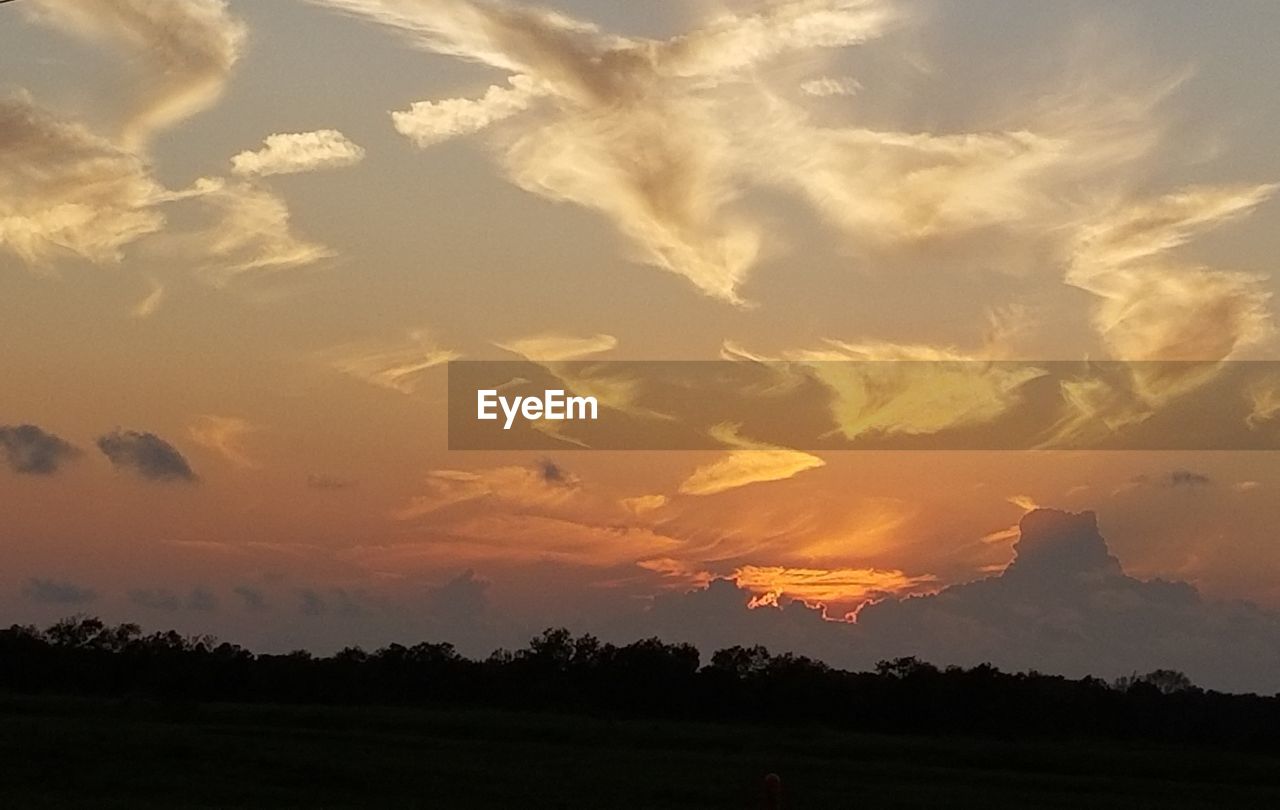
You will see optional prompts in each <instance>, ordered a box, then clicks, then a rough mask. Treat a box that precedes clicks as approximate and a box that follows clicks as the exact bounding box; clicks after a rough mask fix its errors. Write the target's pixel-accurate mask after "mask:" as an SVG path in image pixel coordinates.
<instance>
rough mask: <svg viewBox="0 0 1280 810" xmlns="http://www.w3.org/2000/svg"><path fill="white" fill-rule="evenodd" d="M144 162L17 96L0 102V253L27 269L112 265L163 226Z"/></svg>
mask: <svg viewBox="0 0 1280 810" xmlns="http://www.w3.org/2000/svg"><path fill="white" fill-rule="evenodd" d="M165 193H166V192H165V191H164V189H163V188H162V187H161V186H160V185H159V184H158V183H156V181H155V180H153V179H152V178H151V176H150V174H149V172H148V168H147V166H146V163H145V161H144V160H143V159H142V158H140V157H139V156H137V155H135V154H133V153H131V152H128V151H126V150H124V149H122V148H120V147H119V146H117V145H116V144H114V143H112V142H111V141H109V140H107V139H105V138H103V137H101V136H99V135H96V134H94V133H93V132H90V131H89V130H88V129H87V128H85V127H84V126H83V125H81V124H78V123H75V122H73V121H67V120H64V119H62V118H59V117H57V116H55V115H53V114H52V113H50V112H48V111H46V110H44V109H42V108H40V107H38V106H36V105H35V103H34V102H32V101H31V100H30V99H29V98H26V97H24V96H19V97H17V98H10V99H5V100H0V247H3V248H6V249H8V250H9V251H11V252H13V253H14V254H15V255H16V256H17V257H18V258H19V259H22V260H23V261H25V262H27V263H29V264H43V263H47V262H49V261H51V260H53V259H55V258H59V257H64V256H76V257H80V258H83V259H87V260H89V261H93V262H99V263H103V262H115V261H118V260H119V259H120V257H121V250H122V249H123V248H124V247H125V246H126V245H128V244H130V243H131V242H133V241H135V240H136V239H139V238H140V237H142V236H146V235H148V234H152V233H155V232H156V231H158V230H159V229H160V228H161V227H162V225H163V224H164V218H163V216H162V215H161V214H160V213H159V212H158V211H157V210H156V209H155V206H156V204H157V203H158V202H160V201H161V200H163V198H164V196H165Z"/></svg>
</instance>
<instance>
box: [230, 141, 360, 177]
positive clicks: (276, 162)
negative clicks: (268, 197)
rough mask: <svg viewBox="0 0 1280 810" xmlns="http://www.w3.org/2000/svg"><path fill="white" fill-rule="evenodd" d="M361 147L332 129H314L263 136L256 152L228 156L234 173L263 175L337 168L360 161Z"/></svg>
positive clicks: (253, 175) (254, 175)
mask: <svg viewBox="0 0 1280 810" xmlns="http://www.w3.org/2000/svg"><path fill="white" fill-rule="evenodd" d="M364 156H365V151H364V148H363V147H361V146H359V145H358V144H355V143H353V142H352V141H351V139H349V138H348V137H347V136H346V135H343V134H342V133H341V132H339V131H337V130H336V129H322V130H318V131H316V132H295V133H277V134H275V135H269V136H267V138H266V140H265V141H263V147H262V148H261V149H259V150H257V151H256V152H250V151H245V152H241V153H240V154H238V155H236V156H235V157H233V158H231V165H232V170H233V171H234V172H235V173H236V174H240V175H246V176H252V177H266V176H268V175H273V174H297V173H298V172H314V171H319V170H322V169H341V168H346V167H348V166H354V165H356V164H357V163H359V162H360V161H362V160H364Z"/></svg>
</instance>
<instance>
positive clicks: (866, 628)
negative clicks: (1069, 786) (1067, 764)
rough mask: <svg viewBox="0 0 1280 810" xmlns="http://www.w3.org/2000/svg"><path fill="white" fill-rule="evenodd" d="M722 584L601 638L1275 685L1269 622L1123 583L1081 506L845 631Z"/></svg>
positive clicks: (870, 610)
mask: <svg viewBox="0 0 1280 810" xmlns="http://www.w3.org/2000/svg"><path fill="white" fill-rule="evenodd" d="M756 598H757V597H756V594H755V593H753V592H752V591H750V590H748V589H745V588H740V587H739V586H738V585H737V584H736V583H734V582H731V581H727V580H723V579H721V580H716V581H713V582H711V583H710V584H709V585H708V586H707V587H705V588H699V589H695V590H693V591H691V592H688V593H684V594H675V593H672V594H667V595H664V596H659V597H657V598H656V599H655V600H654V602H653V603H652V605H651V606H650V608H649V609H648V610H646V611H645V612H644V613H642V614H638V615H636V616H633V617H631V618H629V619H627V620H625V621H623V622H620V623H618V624H615V625H612V626H611V627H610V628H608V629H609V632H610V633H611V634H614V635H616V634H618V633H626V634H635V633H640V634H652V633H657V634H659V635H661V636H662V637H663V638H664V639H665V640H668V641H682V640H684V641H691V642H693V643H697V644H699V646H701V647H702V649H704V650H711V649H719V648H720V647H723V646H726V645H728V644H742V643H745V644H754V643H763V644H765V645H767V646H769V647H770V648H771V649H773V650H774V651H784V650H791V651H794V652H797V653H801V654H806V655H811V656H814V657H817V658H821V659H822V660H825V661H827V662H828V663H831V664H833V665H835V666H841V667H847V668H853V669H869V668H870V667H872V666H874V664H875V662H876V661H879V660H883V659H891V658H896V657H900V656H912V655H914V656H918V657H920V658H921V659H923V660H928V661H931V662H934V663H937V664H942V665H947V664H958V665H963V666H973V665H976V664H980V663H984V662H989V663H993V664H995V665H996V666H999V667H1001V668H1003V669H1006V670H1013V671H1022V670H1027V669H1036V670H1039V671H1042V672H1055V673H1061V674H1063V675H1066V676H1068V677H1081V676H1084V675H1095V676H1099V677H1116V676H1120V675H1125V674H1128V673H1131V672H1134V671H1137V672H1147V671H1150V670H1153V669H1158V668H1168V669H1177V670H1181V671H1183V672H1185V673H1187V674H1188V675H1189V676H1190V677H1191V679H1192V680H1193V681H1194V682H1195V683H1197V684H1199V685H1201V686H1204V687H1206V688H1213V689H1222V690H1227V691H1257V692H1260V693H1263V694H1270V693H1274V692H1276V691H1277V690H1280V679H1278V677H1277V672H1280V615H1277V614H1275V613H1272V612H1269V611H1266V610H1263V609H1261V608H1258V607H1257V606H1255V605H1252V604H1250V603H1246V602H1237V601H1211V600H1209V599H1206V598H1204V597H1203V596H1201V595H1200V594H1199V593H1198V592H1197V590H1196V589H1195V588H1194V587H1193V586H1191V585H1189V584H1187V583H1184V582H1170V581H1165V580H1160V579H1155V580H1140V579H1136V578H1134V577H1131V576H1129V575H1127V574H1126V573H1125V572H1124V570H1123V568H1122V566H1121V564H1120V562H1119V560H1117V558H1116V557H1115V556H1114V555H1113V554H1112V553H1111V551H1110V549H1109V547H1108V545H1107V543H1106V541H1105V540H1104V539H1103V537H1102V535H1101V534H1100V533H1099V530H1098V526H1097V520H1096V517H1095V516H1094V514H1093V513H1092V512H1085V513H1082V514H1071V513H1066V512H1058V511H1055V510H1048V509H1040V510H1037V511H1034V512H1030V513H1028V514H1026V515H1024V516H1023V518H1022V521H1021V523H1020V525H1019V535H1018V541H1017V543H1016V544H1015V545H1014V558H1013V560H1012V561H1011V562H1010V563H1009V564H1008V565H1007V566H1006V567H1005V568H1004V569H1003V571H1001V572H999V573H998V574H997V575H995V576H990V577H987V578H985V579H980V580H976V581H973V582H967V583H963V584H957V585H952V586H949V587H946V588H942V589H940V590H938V591H937V592H936V593H933V594H928V595H917V596H909V597H907V598H902V599H899V598H892V597H891V598H885V599H882V600H880V601H875V602H871V603H869V604H866V605H865V606H863V607H862V608H861V610H859V611H858V613H857V621H856V623H853V624H849V623H845V622H833V621H824V615H823V613H822V611H821V610H819V609H816V608H813V607H810V606H808V605H806V604H804V602H802V601H798V600H789V599H787V598H785V597H781V598H779V599H778V600H777V607H770V606H768V605H767V604H760V603H759V602H757V604H758V605H760V606H759V607H758V608H757V609H756V610H747V609H745V608H746V606H747V604H748V603H750V602H751V601H752V600H753V599H756Z"/></svg>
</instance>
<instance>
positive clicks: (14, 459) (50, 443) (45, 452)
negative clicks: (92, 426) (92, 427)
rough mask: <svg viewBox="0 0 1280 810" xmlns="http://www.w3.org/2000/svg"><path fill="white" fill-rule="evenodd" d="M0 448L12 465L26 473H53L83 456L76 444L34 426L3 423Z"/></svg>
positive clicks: (13, 468)
mask: <svg viewBox="0 0 1280 810" xmlns="http://www.w3.org/2000/svg"><path fill="white" fill-rule="evenodd" d="M0 448H3V449H4V456H5V460H6V461H8V463H9V468H10V469H12V470H13V471H14V472H16V473H23V474H25V475H53V474H54V473H56V472H57V471H58V470H59V469H60V468H61V467H62V465H63V464H65V463H67V462H68V461H71V460H72V459H74V458H76V457H77V456H79V455H80V450H79V449H77V448H76V447H75V446H74V445H72V444H70V443H69V442H66V441H64V440H63V439H60V438H58V437H57V436H55V435H53V434H52V433H46V432H45V431H43V430H41V429H40V428H38V427H36V426H35V425H17V426H11V425H0Z"/></svg>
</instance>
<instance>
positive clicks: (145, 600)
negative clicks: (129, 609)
mask: <svg viewBox="0 0 1280 810" xmlns="http://www.w3.org/2000/svg"><path fill="white" fill-rule="evenodd" d="M129 601H130V602H133V603H134V604H135V605H138V606H139V607H144V608H146V609H147V610H166V611H175V610H177V609H178V608H179V607H181V606H182V605H181V602H180V601H179V600H178V597H177V595H176V594H174V593H172V592H170V591H167V590H165V589H163V588H158V589H149V590H139V591H129Z"/></svg>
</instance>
